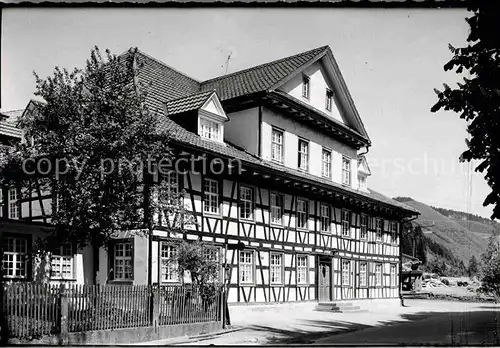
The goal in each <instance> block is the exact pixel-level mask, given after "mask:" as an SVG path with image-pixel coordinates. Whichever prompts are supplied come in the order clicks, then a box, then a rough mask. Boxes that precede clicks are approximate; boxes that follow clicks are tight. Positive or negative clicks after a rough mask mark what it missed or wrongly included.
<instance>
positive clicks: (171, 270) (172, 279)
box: [160, 243, 179, 283]
mask: <svg viewBox="0 0 500 348" xmlns="http://www.w3.org/2000/svg"><path fill="white" fill-rule="evenodd" d="M176 253H177V247H176V246H175V245H173V244H168V243H161V252H160V262H161V281H162V282H163V283H177V282H179V274H178V272H177V269H178V264H177V260H176V258H175V257H176Z"/></svg>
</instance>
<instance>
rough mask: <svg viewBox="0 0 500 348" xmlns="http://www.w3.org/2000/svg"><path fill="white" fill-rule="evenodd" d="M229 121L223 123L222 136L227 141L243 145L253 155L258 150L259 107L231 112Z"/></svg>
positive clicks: (256, 153)
mask: <svg viewBox="0 0 500 348" xmlns="http://www.w3.org/2000/svg"><path fill="white" fill-rule="evenodd" d="M228 117H229V121H228V122H225V123H224V128H225V130H224V136H225V139H226V140H227V141H229V142H230V143H233V144H235V145H238V146H241V147H243V148H244V149H245V150H246V151H248V152H249V153H251V154H253V155H256V156H257V155H258V150H259V135H258V132H259V108H251V109H247V110H242V111H237V112H232V113H230V114H228Z"/></svg>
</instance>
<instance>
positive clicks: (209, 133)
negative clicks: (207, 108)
mask: <svg viewBox="0 0 500 348" xmlns="http://www.w3.org/2000/svg"><path fill="white" fill-rule="evenodd" d="M220 128H221V124H220V123H219V122H215V121H212V120H209V119H206V118H204V117H200V136H201V137H202V138H205V139H210V140H215V141H221V140H222V139H221V138H220V133H221V132H220Z"/></svg>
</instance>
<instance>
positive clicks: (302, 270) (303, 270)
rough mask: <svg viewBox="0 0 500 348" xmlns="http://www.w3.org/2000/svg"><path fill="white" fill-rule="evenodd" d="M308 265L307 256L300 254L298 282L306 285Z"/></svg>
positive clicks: (298, 259) (298, 258) (298, 257)
mask: <svg viewBox="0 0 500 348" xmlns="http://www.w3.org/2000/svg"><path fill="white" fill-rule="evenodd" d="M308 273H309V271H308V265H307V256H305V255H299V256H297V284H299V285H304V284H308V281H307V278H308V277H307V275H308Z"/></svg>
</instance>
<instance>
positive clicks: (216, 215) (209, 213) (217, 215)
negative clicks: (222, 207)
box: [203, 211, 222, 219]
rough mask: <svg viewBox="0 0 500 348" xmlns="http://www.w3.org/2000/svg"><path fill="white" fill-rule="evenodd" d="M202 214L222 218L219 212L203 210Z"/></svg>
mask: <svg viewBox="0 0 500 348" xmlns="http://www.w3.org/2000/svg"><path fill="white" fill-rule="evenodd" d="M203 216H208V217H214V218H219V219H222V216H221V214H220V213H212V212H208V211H203Z"/></svg>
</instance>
